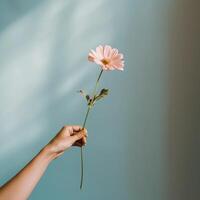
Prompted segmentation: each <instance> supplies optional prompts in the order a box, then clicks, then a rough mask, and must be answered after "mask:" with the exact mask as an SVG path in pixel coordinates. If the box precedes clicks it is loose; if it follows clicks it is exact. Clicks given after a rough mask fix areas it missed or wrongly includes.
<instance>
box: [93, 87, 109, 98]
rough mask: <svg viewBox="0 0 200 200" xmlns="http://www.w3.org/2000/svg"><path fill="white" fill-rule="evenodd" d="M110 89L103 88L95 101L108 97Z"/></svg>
mask: <svg viewBox="0 0 200 200" xmlns="http://www.w3.org/2000/svg"><path fill="white" fill-rule="evenodd" d="M108 92H109V89H107V88H103V89H102V90H101V91H100V93H99V94H98V95H96V96H95V98H94V101H98V100H100V99H102V98H104V97H105V96H107V95H108Z"/></svg>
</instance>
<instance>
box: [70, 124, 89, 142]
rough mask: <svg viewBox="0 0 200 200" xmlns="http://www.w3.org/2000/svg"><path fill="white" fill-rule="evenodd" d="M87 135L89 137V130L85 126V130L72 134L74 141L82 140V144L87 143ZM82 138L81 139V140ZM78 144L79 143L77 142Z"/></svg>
mask: <svg viewBox="0 0 200 200" xmlns="http://www.w3.org/2000/svg"><path fill="white" fill-rule="evenodd" d="M86 137H87V130H86V129H85V128H84V129H83V130H81V131H79V132H77V133H75V134H74V135H72V136H71V140H72V143H75V142H79V143H80V141H81V143H82V145H83V144H85V143H86ZM79 140H80V141H79ZM77 144H78V143H77Z"/></svg>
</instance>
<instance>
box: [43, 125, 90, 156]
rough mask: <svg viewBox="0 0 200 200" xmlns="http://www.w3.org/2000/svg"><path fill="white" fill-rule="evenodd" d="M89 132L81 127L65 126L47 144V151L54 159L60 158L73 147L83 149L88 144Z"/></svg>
mask: <svg viewBox="0 0 200 200" xmlns="http://www.w3.org/2000/svg"><path fill="white" fill-rule="evenodd" d="M86 138H87V130H86V129H85V128H84V129H82V127H81V126H64V127H63V128H62V129H61V130H60V131H59V132H58V134H57V135H56V136H55V137H54V138H53V139H52V140H51V141H50V142H49V144H47V146H46V147H45V149H47V152H48V154H49V155H50V156H52V158H53V159H55V158H57V157H59V156H60V155H62V154H63V153H64V151H65V150H67V149H68V148H70V147H71V146H78V147H81V146H83V145H85V144H86Z"/></svg>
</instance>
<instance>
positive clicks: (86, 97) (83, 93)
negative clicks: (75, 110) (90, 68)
mask: <svg viewBox="0 0 200 200" xmlns="http://www.w3.org/2000/svg"><path fill="white" fill-rule="evenodd" d="M78 92H79V93H80V94H81V95H82V96H83V97H84V98H85V99H86V101H87V103H89V102H90V95H89V94H86V93H85V91H83V90H79V91H78Z"/></svg>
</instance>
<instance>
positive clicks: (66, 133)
mask: <svg viewBox="0 0 200 200" xmlns="http://www.w3.org/2000/svg"><path fill="white" fill-rule="evenodd" d="M86 137H87V130H86V129H82V127H81V126H64V127H63V128H62V129H61V130H60V131H59V132H58V134H57V135H56V136H55V137H54V138H53V139H52V140H51V141H50V142H49V144H47V145H46V146H45V147H44V148H43V149H42V150H41V151H40V152H39V153H38V154H37V155H36V156H35V157H34V158H33V159H32V160H31V161H30V162H29V163H28V164H27V165H26V166H25V167H24V168H23V169H22V170H21V171H20V172H19V173H18V174H17V175H16V176H14V177H13V178H12V179H10V180H9V181H8V182H7V183H6V184H4V185H3V186H2V187H0V199H1V200H11V199H12V200H26V199H28V197H29V196H30V194H31V192H32V191H33V189H34V188H35V186H36V184H37V183H38V181H39V180H40V178H41V176H42V175H43V173H44V172H45V170H46V169H47V167H48V165H49V164H50V162H51V161H52V160H53V159H55V158H57V157H58V156H60V155H61V154H63V153H64V151H65V150H66V149H68V148H70V147H71V146H83V145H85V144H86Z"/></svg>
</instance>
